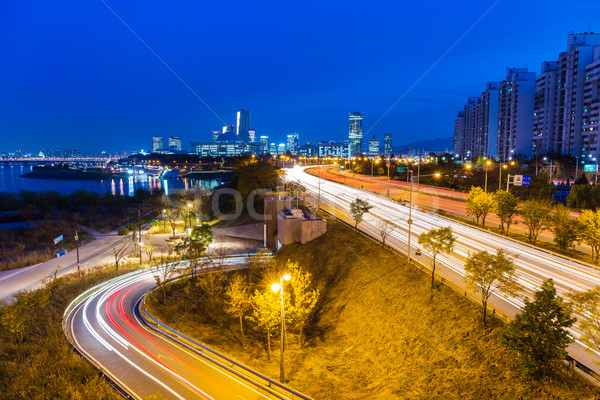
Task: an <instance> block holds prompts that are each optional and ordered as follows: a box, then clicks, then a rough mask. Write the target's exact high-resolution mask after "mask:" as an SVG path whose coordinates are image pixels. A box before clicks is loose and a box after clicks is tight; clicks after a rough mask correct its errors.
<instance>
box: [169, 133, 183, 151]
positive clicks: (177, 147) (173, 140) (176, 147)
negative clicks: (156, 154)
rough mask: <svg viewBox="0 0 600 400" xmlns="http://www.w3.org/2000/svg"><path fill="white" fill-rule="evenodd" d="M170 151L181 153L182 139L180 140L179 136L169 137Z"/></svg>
mask: <svg viewBox="0 0 600 400" xmlns="http://www.w3.org/2000/svg"><path fill="white" fill-rule="evenodd" d="M169 151H181V139H179V136H169Z"/></svg>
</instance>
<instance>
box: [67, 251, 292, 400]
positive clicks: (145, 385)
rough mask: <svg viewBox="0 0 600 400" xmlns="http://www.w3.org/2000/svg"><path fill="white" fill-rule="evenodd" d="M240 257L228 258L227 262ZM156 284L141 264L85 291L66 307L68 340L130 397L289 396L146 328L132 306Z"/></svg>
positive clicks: (232, 262)
mask: <svg viewBox="0 0 600 400" xmlns="http://www.w3.org/2000/svg"><path fill="white" fill-rule="evenodd" d="M243 260H244V257H238V258H237V259H235V258H232V259H231V260H230V261H229V263H228V264H229V265H231V264H240V263H242V262H243ZM154 287H155V280H154V272H153V271H152V270H150V269H143V270H139V271H135V272H132V273H129V274H127V275H123V276H121V277H117V278H114V279H112V280H110V281H108V282H105V283H103V284H101V285H98V286H96V287H94V288H92V289H90V290H88V291H87V292H85V293H83V294H82V295H81V296H79V297H78V298H77V299H76V300H75V301H74V302H73V303H71V306H70V307H69V309H67V311H66V312H65V318H64V329H65V332H66V333H67V336H68V337H69V340H70V341H71V342H72V343H73V345H74V346H75V347H76V348H77V350H78V351H80V352H81V353H82V354H84V355H85V357H86V358H87V359H88V360H90V361H92V363H93V364H95V365H96V367H98V368H100V369H101V370H102V371H103V372H104V373H105V374H107V375H108V376H109V377H110V378H111V379H112V380H113V381H115V382H117V383H118V385H119V386H121V387H122V388H123V389H125V390H126V391H127V392H128V393H130V394H132V395H133V397H134V398H138V399H141V398H144V397H146V396H149V395H153V394H158V393H160V395H162V396H163V397H160V398H165V399H240V400H242V399H248V400H250V399H274V398H284V399H285V398H291V397H287V396H277V397H276V396H274V395H273V394H270V393H269V392H268V391H266V390H264V387H262V386H261V385H260V384H252V383H250V382H248V381H246V380H244V379H242V378H240V377H239V376H236V375H234V374H232V373H231V372H229V371H227V370H226V369H224V368H221V367H219V366H218V365H217V364H215V363H214V362H211V361H210V360H209V359H207V358H206V357H204V356H202V352H200V351H197V350H195V349H194V348H192V347H189V346H184V345H182V344H180V343H177V342H175V341H173V340H171V339H167V338H165V337H164V336H163V335H161V334H158V333H156V332H155V331H154V330H152V329H149V327H147V326H146V325H145V324H144V323H143V322H142V321H141V320H140V318H139V317H138V314H137V312H136V309H137V305H138V303H139V302H140V300H141V299H142V298H143V297H144V295H145V294H146V293H147V292H148V291H149V290H151V289H152V288H154Z"/></svg>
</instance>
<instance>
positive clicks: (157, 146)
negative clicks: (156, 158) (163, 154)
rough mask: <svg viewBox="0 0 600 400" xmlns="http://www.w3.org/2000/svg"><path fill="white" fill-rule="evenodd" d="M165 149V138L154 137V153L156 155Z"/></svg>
mask: <svg viewBox="0 0 600 400" xmlns="http://www.w3.org/2000/svg"><path fill="white" fill-rule="evenodd" d="M162 149H163V138H162V136H152V152H153V153H156V152H157V151H161V150H162Z"/></svg>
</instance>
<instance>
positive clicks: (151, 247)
mask: <svg viewBox="0 0 600 400" xmlns="http://www.w3.org/2000/svg"><path fill="white" fill-rule="evenodd" d="M156 249H157V247H156V246H154V245H151V244H150V243H147V244H145V245H143V246H142V250H143V251H144V252H145V253H146V256H148V264H152V256H153V255H154V252H155V251H156Z"/></svg>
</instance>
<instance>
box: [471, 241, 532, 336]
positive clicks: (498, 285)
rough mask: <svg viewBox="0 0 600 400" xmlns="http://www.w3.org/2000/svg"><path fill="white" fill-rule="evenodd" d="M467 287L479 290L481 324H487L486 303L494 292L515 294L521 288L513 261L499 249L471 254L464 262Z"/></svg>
mask: <svg viewBox="0 0 600 400" xmlns="http://www.w3.org/2000/svg"><path fill="white" fill-rule="evenodd" d="M465 280H466V281H467V287H469V288H471V289H474V290H478V291H481V303H482V305H483V326H484V327H485V326H487V305H488V301H489V299H490V297H491V296H492V294H494V293H502V294H507V295H510V296H516V295H517V294H518V293H519V291H520V290H521V289H522V288H521V285H519V283H518V282H517V281H518V278H517V271H516V268H515V265H514V263H513V261H512V260H511V259H510V258H509V257H508V256H507V255H506V253H505V252H504V250H502V249H500V250H498V252H497V253H496V254H495V255H493V254H490V253H488V252H487V251H485V250H484V251H480V252H478V253H475V254H472V255H470V256H469V258H468V259H467V262H466V263H465Z"/></svg>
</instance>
